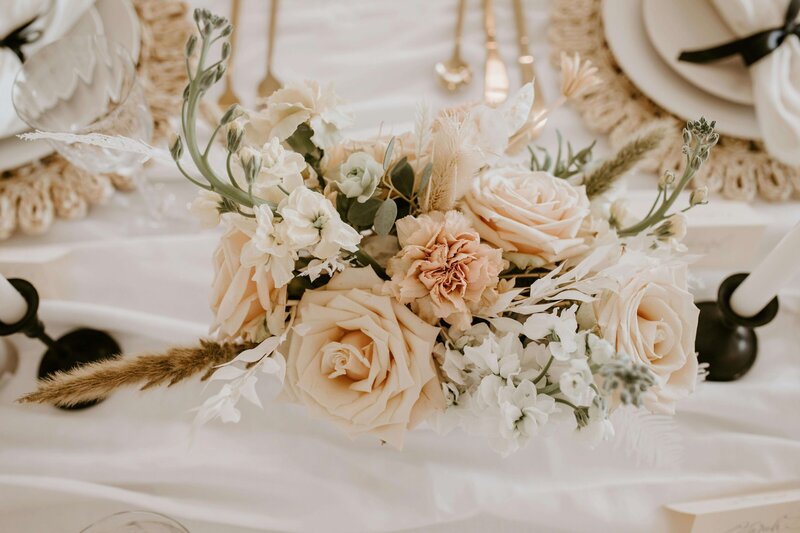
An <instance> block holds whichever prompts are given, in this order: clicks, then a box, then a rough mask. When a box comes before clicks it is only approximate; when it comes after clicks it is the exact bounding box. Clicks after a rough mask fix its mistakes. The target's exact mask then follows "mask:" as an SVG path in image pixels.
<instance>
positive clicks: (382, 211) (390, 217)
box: [374, 198, 397, 235]
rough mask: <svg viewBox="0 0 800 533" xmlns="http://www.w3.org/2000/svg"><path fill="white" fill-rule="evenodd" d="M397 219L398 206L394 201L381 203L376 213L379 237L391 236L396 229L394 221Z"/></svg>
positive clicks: (375, 225)
mask: <svg viewBox="0 0 800 533" xmlns="http://www.w3.org/2000/svg"><path fill="white" fill-rule="evenodd" d="M396 219H397V204H396V203H394V200H392V199H391V198H387V199H386V200H384V201H383V202H381V205H380V207H378V210H377V211H376V212H375V222H374V227H375V233H377V234H378V235H389V232H390V231H392V227H394V221H395V220H396Z"/></svg>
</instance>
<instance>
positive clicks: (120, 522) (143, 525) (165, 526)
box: [81, 511, 189, 533]
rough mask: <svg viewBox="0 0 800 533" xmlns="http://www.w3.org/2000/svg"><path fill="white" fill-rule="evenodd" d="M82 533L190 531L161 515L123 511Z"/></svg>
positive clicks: (186, 532)
mask: <svg viewBox="0 0 800 533" xmlns="http://www.w3.org/2000/svg"><path fill="white" fill-rule="evenodd" d="M81 533H189V530H188V529H186V528H185V527H183V526H182V525H180V524H179V523H178V522H176V521H175V520H173V519H171V518H170V517H168V516H164V515H162V514H159V513H152V512H150V511H123V512H121V513H115V514H112V515H110V516H107V517H105V518H103V519H101V520H99V521H98V522H95V523H94V524H92V525H90V526H89V527H87V528H86V529H84V530H82V531H81Z"/></svg>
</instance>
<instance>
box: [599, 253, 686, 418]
mask: <svg viewBox="0 0 800 533" xmlns="http://www.w3.org/2000/svg"><path fill="white" fill-rule="evenodd" d="M686 276H687V268H686V265H681V266H679V267H678V266H655V267H654V268H650V269H646V270H642V271H641V272H639V273H638V274H637V275H636V276H634V277H633V278H631V279H629V280H627V281H626V282H625V283H623V284H622V287H621V288H620V290H619V292H618V293H606V294H604V295H602V296H601V297H600V298H598V299H597V300H595V302H594V312H595V315H596V317H597V324H598V326H599V327H600V330H601V332H602V334H603V335H602V336H603V337H604V338H605V339H606V340H607V341H609V342H610V343H611V344H612V345H614V347H615V348H616V350H617V351H618V352H620V353H625V354H628V355H629V356H631V357H632V358H633V359H634V361H637V362H639V363H642V364H644V365H646V366H647V367H648V368H649V369H650V370H652V371H653V373H654V374H655V376H656V379H657V383H656V385H655V386H654V387H653V388H652V389H651V390H650V391H649V392H648V393H647V394H646V395H645V397H644V403H645V406H646V407H647V408H648V409H650V410H651V411H653V412H658V413H665V414H666V413H669V414H672V413H674V412H675V402H676V401H677V400H679V399H681V398H685V397H686V396H688V395H689V394H690V393H691V392H692V391H693V390H694V386H695V383H696V381H697V354H696V353H695V351H694V341H695V335H696V333H697V316H698V314H699V311H698V309H697V307H696V306H695V305H694V299H693V297H692V295H691V294H690V293H689V292H688V291H687V290H686Z"/></svg>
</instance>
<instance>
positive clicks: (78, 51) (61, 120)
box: [12, 35, 168, 219]
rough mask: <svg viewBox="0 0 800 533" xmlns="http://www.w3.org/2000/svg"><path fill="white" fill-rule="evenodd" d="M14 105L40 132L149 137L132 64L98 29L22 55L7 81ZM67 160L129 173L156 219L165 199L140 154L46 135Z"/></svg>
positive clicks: (96, 169)
mask: <svg viewBox="0 0 800 533" xmlns="http://www.w3.org/2000/svg"><path fill="white" fill-rule="evenodd" d="M12 95H13V103H14V108H15V109H16V111H17V114H18V115H19V117H20V118H21V119H22V120H24V121H25V122H26V123H27V124H28V125H29V126H30V127H31V128H33V129H35V130H39V131H42V132H47V133H69V134H77V135H85V134H93V133H94V134H101V135H107V136H112V137H113V136H123V137H128V138H130V139H135V140H138V141H143V142H145V143H149V142H150V140H151V137H152V135H153V119H152V116H151V115H150V110H149V108H148V106H147V102H146V100H145V97H144V93H143V91H142V87H141V85H140V84H139V83H138V82H137V79H136V67H135V65H134V62H133V59H132V58H131V56H130V54H129V53H128V51H127V50H126V49H125V47H123V46H122V45H120V44H118V43H116V42H113V41H110V40H108V39H106V38H105V37H102V36H99V35H81V36H74V37H67V38H64V39H61V40H58V41H55V42H53V43H51V44H49V45H47V46H45V47H43V48H41V49H39V50H38V51H37V52H36V53H35V54H33V55H32V56H31V57H29V58H28V59H27V61H26V62H25V63H24V65H23V66H22V68H21V69H20V71H19V73H18V74H17V78H16V80H15V81H14V87H13V91H12ZM47 141H48V142H49V143H50V144H51V145H52V146H53V148H54V149H55V150H56V151H57V152H58V153H59V154H61V155H62V156H64V158H66V159H67V160H68V161H70V162H71V163H72V164H74V165H76V166H78V167H81V168H83V169H85V170H88V171H90V172H94V173H98V174H108V173H117V174H121V175H123V176H130V177H131V178H133V179H134V180H135V182H136V185H137V187H138V189H139V191H140V193H141V194H142V195H143V197H144V200H145V203H146V204H147V206H148V209H149V211H150V213H151V214H152V215H153V216H154V217H155V218H157V219H160V218H162V217H163V216H164V215H165V214H166V209H167V208H168V205H165V203H164V201H165V200H168V199H165V198H164V197H163V196H160V195H159V194H158V193H157V191H155V190H154V188H153V186H152V185H151V184H149V183H148V182H146V181H145V179H144V176H143V172H142V164H143V158H142V156H141V155H140V154H136V153H132V152H130V151H124V150H115V149H111V148H107V147H101V146H96V145H92V144H87V143H83V142H71V143H70V142H64V141H60V140H53V139H47Z"/></svg>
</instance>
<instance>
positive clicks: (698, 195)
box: [689, 187, 708, 206]
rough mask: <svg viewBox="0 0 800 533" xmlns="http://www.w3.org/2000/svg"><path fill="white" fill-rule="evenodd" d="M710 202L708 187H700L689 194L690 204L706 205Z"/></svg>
mask: <svg viewBox="0 0 800 533" xmlns="http://www.w3.org/2000/svg"><path fill="white" fill-rule="evenodd" d="M707 203H708V187H698V188H697V189H695V190H693V191H692V194H691V195H690V196H689V205H691V206H695V205H704V204H707Z"/></svg>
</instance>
